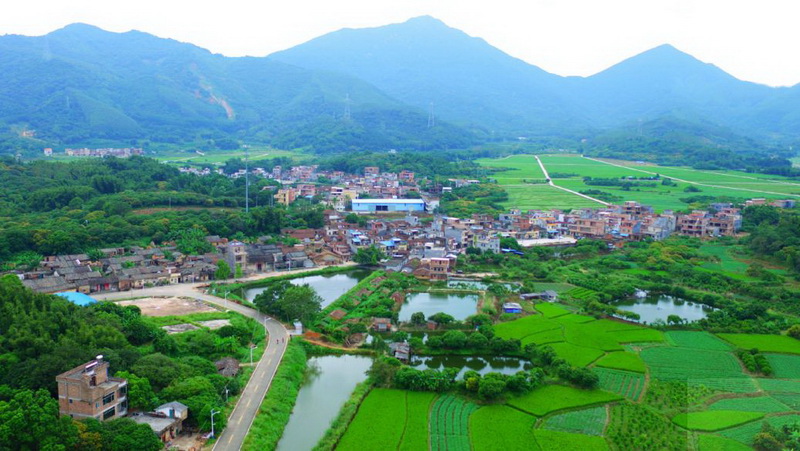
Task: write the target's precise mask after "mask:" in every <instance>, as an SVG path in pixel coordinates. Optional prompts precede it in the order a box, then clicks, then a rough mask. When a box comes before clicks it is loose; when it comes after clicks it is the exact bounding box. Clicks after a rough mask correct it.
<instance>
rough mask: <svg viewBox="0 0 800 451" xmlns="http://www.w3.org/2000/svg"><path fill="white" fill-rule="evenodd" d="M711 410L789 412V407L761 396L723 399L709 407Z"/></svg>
mask: <svg viewBox="0 0 800 451" xmlns="http://www.w3.org/2000/svg"><path fill="white" fill-rule="evenodd" d="M708 409H709V410H739V411H744V412H763V413H772V412H787V411H790V410H792V409H790V408H789V407H788V406H786V405H785V404H783V403H782V402H780V401H778V400H777V399H775V398H773V397H771V396H759V397H758V398H729V399H721V400H719V401H717V402H715V403H714V404H711V405H710V406H708Z"/></svg>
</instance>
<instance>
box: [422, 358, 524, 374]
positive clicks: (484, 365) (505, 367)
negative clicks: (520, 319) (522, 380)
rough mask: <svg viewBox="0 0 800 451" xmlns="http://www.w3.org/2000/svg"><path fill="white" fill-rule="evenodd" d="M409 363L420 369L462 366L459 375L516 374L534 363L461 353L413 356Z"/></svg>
mask: <svg viewBox="0 0 800 451" xmlns="http://www.w3.org/2000/svg"><path fill="white" fill-rule="evenodd" d="M409 365H410V366H412V367H414V368H416V369H418V370H427V369H432V370H441V369H445V368H460V369H461V371H459V373H458V377H461V376H463V375H464V373H465V372H467V371H470V370H472V371H477V372H478V373H480V374H486V373H491V372H494V373H503V374H515V373H516V372H517V371H522V370H529V369H531V368H533V365H532V364H531V363H530V362H528V361H527V360H523V359H518V358H516V357H497V356H461V355H437V356H412V357H411V362H409Z"/></svg>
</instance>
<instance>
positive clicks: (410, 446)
mask: <svg viewBox="0 0 800 451" xmlns="http://www.w3.org/2000/svg"><path fill="white" fill-rule="evenodd" d="M434 397H435V395H434V394H433V393H425V392H406V427H405V429H404V430H403V438H402V441H401V442H400V448H399V449H401V450H408V451H414V450H418V449H426V448H428V412H429V411H430V408H431V402H433V398H434ZM450 449H458V448H450ZM467 449H469V448H467Z"/></svg>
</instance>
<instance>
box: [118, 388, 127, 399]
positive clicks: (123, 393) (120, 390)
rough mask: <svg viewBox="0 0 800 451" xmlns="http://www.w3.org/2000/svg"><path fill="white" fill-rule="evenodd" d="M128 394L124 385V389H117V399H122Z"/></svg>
mask: <svg viewBox="0 0 800 451" xmlns="http://www.w3.org/2000/svg"><path fill="white" fill-rule="evenodd" d="M127 394H128V386H127V385H125V386H124V387H122V388H120V389H119V397H120V398H122V397H123V396H125V395H127Z"/></svg>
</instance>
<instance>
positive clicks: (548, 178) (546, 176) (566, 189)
mask: <svg viewBox="0 0 800 451" xmlns="http://www.w3.org/2000/svg"><path fill="white" fill-rule="evenodd" d="M533 158H536V161H537V162H538V163H539V167H540V168H542V173H543V174H544V178H546V179H547V184H548V185H550V186H552V187H553V188H558V189H560V190H562V191H566V192H568V193H571V194H574V195H576V196H580V197H583V198H585V199H589V200H591V201H592V202H598V203H601V204H603V205H606V206H608V205H611V204H609V203H608V202H604V201H602V200H600V199H595V198H594V197H591V196H587V195H586V194H583V193H579V192H577V191H573V190H571V189H569V188H564V187H563V186H558V185H556V184H555V183H553V179H551V178H550V174H548V173H547V169H545V168H544V163H542V160H540V159H539V156H538V155H534V156H533Z"/></svg>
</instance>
